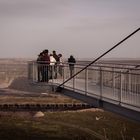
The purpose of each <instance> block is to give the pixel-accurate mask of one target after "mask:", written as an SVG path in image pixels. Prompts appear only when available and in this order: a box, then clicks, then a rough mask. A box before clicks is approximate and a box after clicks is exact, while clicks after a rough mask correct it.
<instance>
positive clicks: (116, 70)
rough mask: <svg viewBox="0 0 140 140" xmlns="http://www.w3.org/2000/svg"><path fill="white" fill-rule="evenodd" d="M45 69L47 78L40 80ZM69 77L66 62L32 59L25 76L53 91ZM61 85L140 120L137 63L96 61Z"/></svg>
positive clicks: (139, 70)
mask: <svg viewBox="0 0 140 140" xmlns="http://www.w3.org/2000/svg"><path fill="white" fill-rule="evenodd" d="M85 65H87V64H86V63H79V64H78V63H77V64H76V65H75V68H74V73H77V72H78V71H80V70H81V69H83V67H84V66H85ZM46 70H48V78H49V80H48V81H42V79H43V76H44V75H43V74H42V73H45V72H46ZM56 73H57V77H55V74H56ZM50 75H51V76H50ZM45 76H46V74H45ZM69 78H70V70H69V65H68V64H67V63H64V64H63V65H57V66H56V65H55V66H49V65H47V64H41V63H37V62H35V61H31V62H29V63H28V79H29V81H30V82H31V83H33V84H36V85H46V86H50V87H52V89H53V90H54V91H55V89H57V87H58V86H59V85H61V84H62V83H64V82H65V81H66V80H67V79H69ZM61 89H62V90H61V93H62V94H65V95H67V96H71V97H73V98H76V99H79V100H82V101H84V102H86V103H89V104H92V105H93V106H95V107H103V108H105V109H108V110H110V111H113V112H117V113H120V114H123V115H125V116H128V117H130V118H133V119H136V120H139V121H140V67H139V64H128V63H127V64H125V63H96V64H94V65H91V66H89V67H87V68H86V69H85V70H84V71H82V72H80V73H79V74H78V75H76V76H75V77H73V78H71V79H70V80H68V81H67V82H66V83H64V84H63V85H62V86H61Z"/></svg>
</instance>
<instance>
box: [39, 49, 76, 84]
mask: <svg viewBox="0 0 140 140" xmlns="http://www.w3.org/2000/svg"><path fill="white" fill-rule="evenodd" d="M63 63H64V60H63V59H62V54H57V53H56V51H52V53H50V54H49V50H47V49H46V50H43V51H42V52H41V53H40V54H39V55H38V58H37V66H38V67H37V68H38V82H48V81H49V79H56V78H57V76H58V74H59V75H60V76H62V74H63ZM68 63H69V68H70V76H72V75H73V73H74V64H75V63H76V60H75V58H74V57H73V56H72V55H71V56H70V58H68Z"/></svg>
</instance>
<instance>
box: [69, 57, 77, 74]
mask: <svg viewBox="0 0 140 140" xmlns="http://www.w3.org/2000/svg"><path fill="white" fill-rule="evenodd" d="M68 63H69V69H70V77H72V76H73V74H74V65H75V63H76V60H75V58H74V57H73V56H72V55H71V56H70V57H69V58H68Z"/></svg>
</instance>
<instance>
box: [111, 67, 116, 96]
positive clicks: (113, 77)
mask: <svg viewBox="0 0 140 140" xmlns="http://www.w3.org/2000/svg"><path fill="white" fill-rule="evenodd" d="M112 88H113V94H114V93H115V71H114V68H112Z"/></svg>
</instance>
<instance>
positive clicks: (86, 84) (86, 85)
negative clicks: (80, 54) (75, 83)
mask: <svg viewBox="0 0 140 140" xmlns="http://www.w3.org/2000/svg"><path fill="white" fill-rule="evenodd" d="M87 91H88V69H87V68H86V69H85V95H87Z"/></svg>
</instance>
